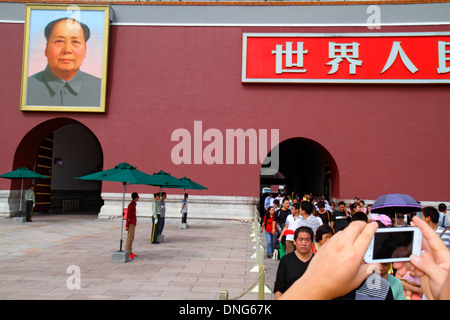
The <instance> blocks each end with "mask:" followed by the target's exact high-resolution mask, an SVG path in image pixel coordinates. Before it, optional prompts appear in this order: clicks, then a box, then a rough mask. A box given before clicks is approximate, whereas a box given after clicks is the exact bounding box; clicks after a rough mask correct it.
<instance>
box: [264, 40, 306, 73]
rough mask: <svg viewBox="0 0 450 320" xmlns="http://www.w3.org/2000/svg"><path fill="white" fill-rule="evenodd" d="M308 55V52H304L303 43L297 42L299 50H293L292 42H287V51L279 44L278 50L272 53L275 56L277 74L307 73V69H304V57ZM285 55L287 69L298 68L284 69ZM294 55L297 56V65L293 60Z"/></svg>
mask: <svg viewBox="0 0 450 320" xmlns="http://www.w3.org/2000/svg"><path fill="white" fill-rule="evenodd" d="M306 53H308V50H303V42H297V50H293V49H292V42H286V50H283V45H282V44H277V45H276V49H275V50H273V51H272V54H275V73H276V74H281V73H283V72H306V69H303V55H304V54H306ZM283 55H285V58H286V68H292V67H297V68H294V69H283ZM294 55H296V56H297V62H296V63H295V62H293V59H292V57H293V56H294ZM299 68H300V69H299Z"/></svg>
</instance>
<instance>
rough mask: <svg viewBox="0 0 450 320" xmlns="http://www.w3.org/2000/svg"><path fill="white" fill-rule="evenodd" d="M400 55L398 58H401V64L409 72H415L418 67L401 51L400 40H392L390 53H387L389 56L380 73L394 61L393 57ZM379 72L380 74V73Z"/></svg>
mask: <svg viewBox="0 0 450 320" xmlns="http://www.w3.org/2000/svg"><path fill="white" fill-rule="evenodd" d="M398 55H400V59H402V62H403V64H404V65H405V67H406V68H408V70H409V71H410V72H411V73H416V72H417V71H418V70H419V69H417V67H416V66H415V65H414V64H413V63H412V62H411V60H410V59H409V58H408V56H407V55H406V53H405V51H403V48H402V46H401V42H400V41H394V43H393V44H392V49H391V53H390V54H389V58H388V60H387V61H386V64H385V65H384V68H383V71H381V73H383V72H385V71H386V70H387V69H389V68H390V67H391V66H392V64H393V63H394V61H395V59H397V56H398ZM381 73H380V74H381Z"/></svg>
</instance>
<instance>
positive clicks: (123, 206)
mask: <svg viewBox="0 0 450 320" xmlns="http://www.w3.org/2000/svg"><path fill="white" fill-rule="evenodd" d="M126 184H127V183H126V182H124V183H123V195H122V217H121V220H122V225H121V227H120V247H119V251H120V252H122V244H123V215H124V209H125V185H126Z"/></svg>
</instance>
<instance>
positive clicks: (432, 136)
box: [0, 24, 450, 201]
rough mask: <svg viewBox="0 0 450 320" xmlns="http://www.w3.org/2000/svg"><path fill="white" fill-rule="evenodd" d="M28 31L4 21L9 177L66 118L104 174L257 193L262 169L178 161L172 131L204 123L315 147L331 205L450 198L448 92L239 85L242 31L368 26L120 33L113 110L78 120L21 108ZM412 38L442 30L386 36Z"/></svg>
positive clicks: (4, 141)
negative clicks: (36, 134)
mask: <svg viewBox="0 0 450 320" xmlns="http://www.w3.org/2000/svg"><path fill="white" fill-rule="evenodd" d="M23 28H24V26H23V25H22V24H0V42H1V43H9V45H8V48H7V50H5V49H4V50H1V51H0V66H1V68H0V70H2V72H1V73H0V83H1V85H0V97H1V100H0V110H1V118H0V125H1V135H0V144H1V146H2V153H3V156H2V157H0V172H2V173H3V172H7V171H10V170H12V169H16V168H15V167H14V168H13V159H14V155H15V152H16V149H17V147H18V145H19V143H20V142H21V140H22V139H23V138H24V136H25V135H26V134H27V133H28V132H29V131H30V130H32V129H33V128H34V127H36V126H38V125H39V124H41V123H43V122H45V121H47V120H49V119H54V118H61V117H66V118H71V119H74V120H77V121H79V122H81V123H83V124H84V125H85V126H87V127H88V128H89V129H90V130H92V132H93V133H94V134H95V135H96V136H97V138H98V139H99V141H100V143H101V145H102V148H103V152H104V168H105V169H107V168H110V167H112V166H114V165H116V164H118V163H120V162H129V163H130V164H133V165H135V166H137V167H138V169H140V170H143V171H146V172H148V173H153V172H156V171H159V170H164V171H167V172H170V173H171V174H172V175H174V176H177V177H182V176H188V177H190V178H192V179H193V180H196V181H197V182H199V183H202V184H204V185H206V186H208V188H209V189H208V190H207V191H201V192H200V191H197V192H193V193H196V194H211V195H237V196H258V194H259V170H260V166H259V165H225V164H224V165H206V164H203V165H194V164H191V165H178V166H177V165H174V164H173V163H172V161H171V150H172V148H173V147H174V146H175V145H176V144H177V142H172V141H171V134H172V132H173V131H174V130H175V129H177V128H185V129H188V130H189V131H191V133H192V134H193V125H194V121H196V120H201V121H203V130H206V129H209V128H217V129H219V130H221V131H222V132H223V133H224V135H225V130H226V129H237V128H243V129H244V130H246V129H249V128H254V129H279V132H280V141H283V140H286V139H289V138H292V137H305V138H308V139H311V140H314V141H316V142H317V143H319V144H320V145H322V146H323V147H324V148H325V149H326V150H328V152H329V153H330V154H331V156H332V157H333V159H334V161H335V162H336V165H337V167H338V169H339V177H338V178H339V187H338V188H336V187H335V189H334V192H335V193H334V196H335V197H340V198H353V197H354V196H358V197H360V198H363V199H376V198H377V197H378V196H379V195H381V194H385V193H397V192H399V193H408V194H410V195H411V196H413V197H415V198H416V199H418V200H422V201H425V200H435V201H449V200H450V199H449V193H448V190H449V188H448V181H450V170H448V164H449V163H450V139H449V137H450V128H449V124H448V119H449V118H450V108H449V106H450V90H449V88H448V86H447V85H305V84H295V85H294V84H293V85H290V84H279V85H277V84H242V83H241V60H242V57H241V55H242V33H243V32H305V31H307V32H325V31H326V32H366V31H367V29H364V28H362V29H356V28H339V29H331V28H328V29H326V30H324V29H319V28H317V29H307V30H302V29H299V28H244V27H142V26H139V27H132V26H112V27H111V30H110V51H109V67H108V94H107V112H106V114H82V113H48V112H46V113H44V112H26V113H24V112H21V111H19V100H20V81H21V79H20V78H21V66H22V48H23ZM414 30H416V31H431V30H439V31H444V30H445V29H444V28H443V27H434V28H431V27H429V28H426V27H422V28H420V29H419V28H417V27H416V28H415V29H413V28H405V27H403V28H398V29H397V28H390V29H387V28H385V29H383V30H382V31H396V32H397V31H402V32H403V31H414ZM375 31H377V32H379V31H380V30H375ZM447 31H448V30H447ZM206 144H207V143H205V144H204V145H206ZM305 170H307V169H305ZM9 188H10V182H9V181H7V180H5V179H0V189H9ZM142 188H145V189H142ZM136 189H139V190H142V192H150V191H151V189H149V188H146V187H141V188H136ZM103 191H104V192H120V191H121V186H118V185H117V184H114V183H104V184H103Z"/></svg>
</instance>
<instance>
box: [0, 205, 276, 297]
mask: <svg viewBox="0 0 450 320" xmlns="http://www.w3.org/2000/svg"><path fill="white" fill-rule="evenodd" d="M33 220H34V222H33V223H16V222H14V221H13V219H0V299H43V300H53V299H58V300H61V299H63V300H66V299H67V300H73V299H115V300H116V299H131V300H138V299H165V300H166V299H177V300H184V299H192V300H206V299H208V300H216V299H219V291H220V290H228V292H229V298H230V299H232V298H234V297H237V296H239V295H241V294H242V293H243V292H244V291H246V290H247V289H248V288H249V287H251V286H252V284H253V283H255V281H256V280H257V278H258V274H257V273H254V272H250V270H251V269H252V267H253V266H255V264H256V259H254V258H251V256H252V255H253V253H254V252H255V249H254V246H255V242H252V240H253V237H250V235H251V233H252V232H253V229H252V224H251V223H248V222H238V221H214V222H207V221H203V220H191V221H190V223H189V224H190V228H188V229H185V230H181V229H179V228H178V221H167V222H166V227H165V229H164V235H165V242H164V243H161V244H159V245H152V244H151V243H150V241H149V235H150V229H151V228H150V226H151V225H150V223H149V222H148V221H140V220H138V226H137V229H136V238H135V241H134V250H133V251H134V253H136V254H137V255H138V257H137V258H135V259H134V260H132V261H130V262H128V263H112V262H111V252H112V251H115V250H118V249H119V240H120V225H121V224H120V221H98V220H97V215H95V214H83V213H78V214H59V215H36V216H34V217H33ZM125 237H126V232H125V231H124V239H125ZM263 245H265V240H264V239H263ZM265 263H266V268H267V275H266V283H267V284H268V286H269V287H271V288H273V283H274V279H275V273H276V268H277V266H278V262H276V261H274V260H272V259H268V258H267V257H266V258H265ZM78 271H79V274H80V277H79V279H80V289H74V288H73V287H74V286H76V285H77V282H76V280H75V275H76V274H78ZM242 299H250V300H256V299H257V294H256V293H248V294H246V295H245V296H244V297H242ZM265 299H266V300H271V299H273V294H266V295H265Z"/></svg>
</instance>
